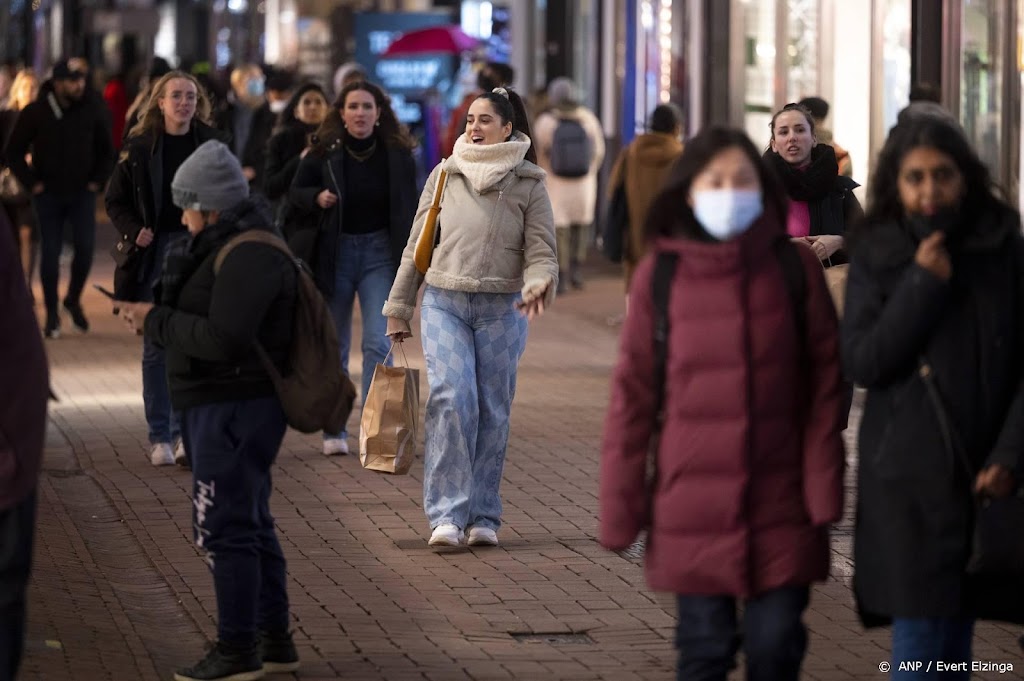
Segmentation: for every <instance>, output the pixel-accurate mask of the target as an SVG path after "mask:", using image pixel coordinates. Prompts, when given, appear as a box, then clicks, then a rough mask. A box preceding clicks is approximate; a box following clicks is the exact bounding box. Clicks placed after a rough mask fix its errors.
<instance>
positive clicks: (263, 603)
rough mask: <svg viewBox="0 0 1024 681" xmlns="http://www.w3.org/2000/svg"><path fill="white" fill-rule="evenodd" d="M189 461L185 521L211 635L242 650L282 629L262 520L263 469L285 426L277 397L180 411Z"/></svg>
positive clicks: (282, 599) (270, 535) (283, 607)
mask: <svg viewBox="0 0 1024 681" xmlns="http://www.w3.org/2000/svg"><path fill="white" fill-rule="evenodd" d="M181 426H182V437H184V438H185V447H186V448H187V450H188V452H189V454H190V455H191V457H192V485H193V491H192V523H193V530H194V532H195V540H196V546H198V547H199V548H200V549H202V551H203V552H204V553H205V556H206V561H207V563H208V564H209V565H210V569H211V571H212V572H213V586H214V591H215V592H216V595H217V638H218V639H219V640H220V641H222V642H225V643H228V644H231V645H236V646H240V647H248V646H251V645H254V644H255V643H256V636H257V631H266V632H269V633H271V634H283V633H285V632H287V631H288V591H287V582H286V577H285V560H284V553H282V551H281V544H280V543H279V542H278V540H277V534H276V533H275V532H274V518H273V517H272V516H271V515H270V493H271V489H272V483H271V480H270V467H271V465H272V464H273V463H274V459H275V458H276V457H277V452H278V450H279V449H280V448H281V442H282V440H284V433H285V429H286V428H287V424H286V421H285V416H284V412H283V411H282V410H281V403H280V402H279V401H278V399H277V397H265V398H258V399H251V400H243V401H239V402H223V403H219V404H207V405H202V406H199V407H192V408H190V409H186V410H185V411H184V413H183V414H182V422H181Z"/></svg>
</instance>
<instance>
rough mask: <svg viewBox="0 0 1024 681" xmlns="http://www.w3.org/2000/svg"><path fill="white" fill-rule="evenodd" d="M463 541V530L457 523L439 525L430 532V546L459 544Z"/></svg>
mask: <svg viewBox="0 0 1024 681" xmlns="http://www.w3.org/2000/svg"><path fill="white" fill-rule="evenodd" d="M461 541H462V530H460V529H459V528H458V527H456V526H455V525H450V524H445V525H438V526H437V527H435V528H434V531H433V532H431V533H430V541H428V542H427V544H428V545H430V546H458V545H459V543H460V542H461Z"/></svg>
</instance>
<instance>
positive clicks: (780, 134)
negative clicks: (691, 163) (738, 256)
mask: <svg viewBox="0 0 1024 681" xmlns="http://www.w3.org/2000/svg"><path fill="white" fill-rule="evenodd" d="M770 128H771V133H772V137H771V142H770V144H769V148H768V150H767V151H765V153H764V158H765V160H766V161H767V162H768V164H769V165H771V166H772V167H773V168H774V169H775V172H776V173H778V175H779V177H780V178H782V182H783V185H784V188H785V192H786V196H787V197H788V198H789V212H788V214H787V217H786V232H787V233H788V234H789V235H790V236H791V237H793V238H794V239H799V240H801V241H803V242H804V243H805V244H806V245H808V246H810V247H811V249H812V250H813V251H814V254H815V255H817V256H818V260H820V261H821V264H822V265H823V266H825V267H831V266H833V265H840V264H843V263H846V262H847V256H846V250H845V248H844V246H845V239H844V236H845V234H846V231H847V230H848V229H849V228H850V227H851V226H853V225H854V224H855V223H856V222H857V220H859V219H860V218H861V217H862V215H863V210H862V209H861V207H860V203H859V202H858V201H857V197H856V196H854V194H853V190H854V189H856V188H857V187H859V186H860V185H858V184H857V183H856V182H854V181H853V180H851V179H850V178H848V177H844V176H842V175H840V174H839V165H838V162H837V161H836V153H835V149H833V148H832V147H830V146H828V145H827V144H821V143H820V142H819V141H818V139H817V137H816V136H815V134H816V133H815V130H816V128H815V123H814V117H813V116H811V113H810V112H809V111H808V110H807V109H805V108H804V107H802V106H800V105H799V104H787V105H786V106H785V107H784V108H783V109H781V110H780V111H778V112H776V114H775V115H774V116H773V117H772V121H771V124H770Z"/></svg>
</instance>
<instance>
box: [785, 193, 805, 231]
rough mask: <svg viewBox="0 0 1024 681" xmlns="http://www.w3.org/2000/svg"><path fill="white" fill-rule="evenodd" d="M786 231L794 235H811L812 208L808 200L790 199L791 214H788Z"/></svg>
mask: <svg viewBox="0 0 1024 681" xmlns="http://www.w3.org/2000/svg"><path fill="white" fill-rule="evenodd" d="M786 233H787V234H789V235H790V236H792V237H803V236H810V235H811V209H810V208H808V207H807V202H806V201H793V200H792V199H790V201H789V215H787V216H786Z"/></svg>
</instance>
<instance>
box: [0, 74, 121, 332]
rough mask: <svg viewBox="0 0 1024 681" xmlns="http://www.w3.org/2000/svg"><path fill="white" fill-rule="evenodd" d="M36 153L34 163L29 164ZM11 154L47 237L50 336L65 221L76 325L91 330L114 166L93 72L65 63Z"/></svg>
mask: <svg viewBox="0 0 1024 681" xmlns="http://www.w3.org/2000/svg"><path fill="white" fill-rule="evenodd" d="M29 153H31V154H32V166H31V167H29V165H28V164H27V163H26V162H25V156H26V154H29ZM4 157H5V158H6V159H7V163H9V164H10V168H11V170H12V171H13V172H14V174H15V176H17V178H18V180H19V181H21V183H22V184H23V185H24V186H25V187H26V189H28V190H29V191H30V192H31V194H32V203H33V207H34V209H35V212H36V216H37V218H38V219H39V229H40V233H41V236H42V261H41V266H40V272H39V274H40V278H41V279H42V283H43V299H44V301H45V303H46V325H45V326H44V335H45V336H46V337H47V338H58V337H59V336H60V316H59V315H58V311H59V310H58V305H57V304H58V294H57V284H58V279H59V278H60V262H59V260H60V252H61V245H62V243H63V239H62V235H63V231H64V223H65V222H70V223H71V228H72V237H73V243H74V253H75V254H74V259H73V260H72V263H71V279H70V281H69V282H68V288H67V292H66V294H65V296H64V302H63V308H64V311H65V312H67V313H68V315H69V316H70V317H71V321H72V323H73V325H74V327H75V328H76V329H77V330H78V331H81V332H83V333H84V332H87V331H88V330H89V321H88V320H87V319H86V317H85V313H84V311H83V310H82V305H81V297H82V289H84V288H85V283H86V280H87V279H88V278H89V271H90V270H91V268H92V258H93V250H94V249H95V243H96V194H97V193H98V192H99V191H100V189H101V188H102V187H103V185H104V184H106V181H107V178H108V177H109V176H110V172H111V170H112V169H113V165H114V146H113V142H112V140H111V138H110V120H109V118H108V115H107V112H106V106H105V105H104V103H103V100H102V99H101V98H99V97H98V96H97V97H85V75H84V74H83V73H82V72H81V71H75V70H73V69H71V68H70V67H69V66H68V62H67V60H64V61H60V62H57V64H56V65H55V66H54V67H53V77H52V78H51V79H50V80H49V81H47V82H46V83H44V84H43V86H42V88H41V90H40V93H39V97H38V98H37V99H36V101H34V102H32V103H31V104H29V105H28V106H27V107H25V109H23V110H22V112H21V115H19V116H18V121H17V123H15V126H14V131H13V132H12V133H11V137H10V139H9V140H8V141H7V147H6V149H5V150H4Z"/></svg>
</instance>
